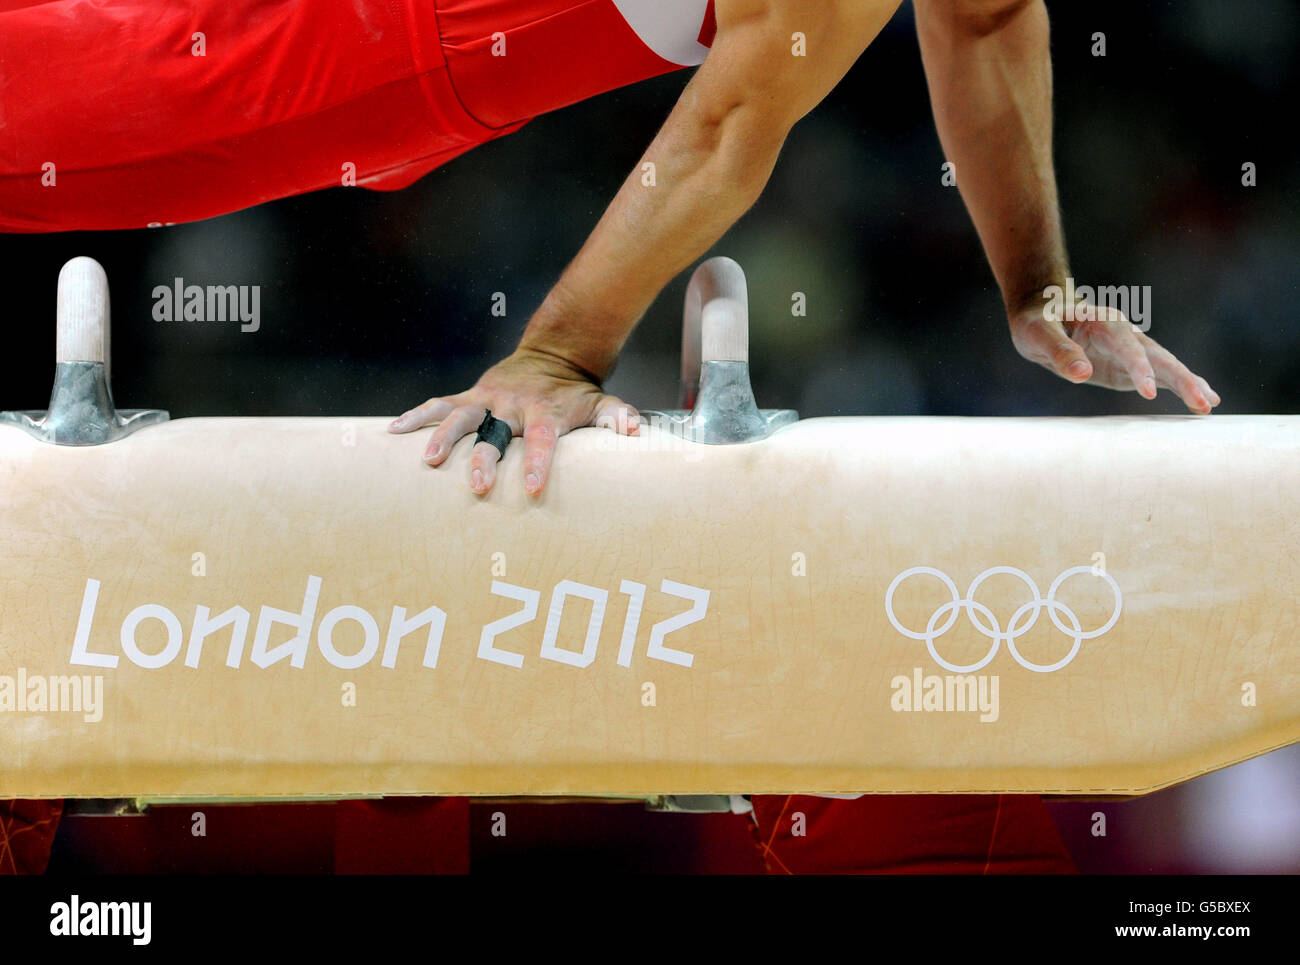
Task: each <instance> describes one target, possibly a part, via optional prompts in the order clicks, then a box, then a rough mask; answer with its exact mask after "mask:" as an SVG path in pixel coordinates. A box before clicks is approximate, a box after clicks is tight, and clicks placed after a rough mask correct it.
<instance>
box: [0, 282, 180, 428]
mask: <svg viewBox="0 0 1300 965" xmlns="http://www.w3.org/2000/svg"><path fill="white" fill-rule="evenodd" d="M56 343H57V347H56V349H55V363H54V389H53V390H52V391H51V393H50V407H49V409H47V410H45V411H44V412H41V411H33V410H28V411H23V412H0V423H7V424H9V425H16V426H18V427H19V428H21V429H24V430H26V431H27V432H28V433H30V434H31V435H33V436H35V437H36V438H37V439H40V440H41V441H42V442H50V443H54V444H55V445H60V446H98V445H102V444H103V443H106V442H113V441H114V440H117V439H121V438H122V437H123V436H126V435H130V434H131V433H132V432H134V431H135V430H136V429H139V428H140V427H141V426H147V425H154V424H155V423H159V422H166V421H167V419H168V414H167V413H166V412H165V411H163V410H161V409H121V410H118V409H115V408H114V407H113V392H112V389H111V388H110V387H109V368H108V366H109V354H110V353H109V302H108V277H107V276H106V275H105V274H104V269H103V268H102V267H100V264H99V262H97V261H95V260H94V259H92V258H73V259H72V260H71V261H69V262H68V263H67V264H66V265H64V266H63V270H62V271H60V272H59V301H58V335H57V339H56Z"/></svg>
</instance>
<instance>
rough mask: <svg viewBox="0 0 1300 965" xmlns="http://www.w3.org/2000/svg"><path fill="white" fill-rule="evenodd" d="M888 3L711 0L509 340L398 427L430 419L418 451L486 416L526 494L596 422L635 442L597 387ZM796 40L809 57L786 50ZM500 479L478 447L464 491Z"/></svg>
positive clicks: (632, 420) (625, 418)
mask: <svg viewBox="0 0 1300 965" xmlns="http://www.w3.org/2000/svg"><path fill="white" fill-rule="evenodd" d="M899 2H900V0H823V2H819V3H817V4H806V3H803V2H800V0H717V4H716V11H717V26H718V29H717V33H716V35H715V37H714V42H713V47H712V49H711V50H710V52H709V55H708V57H707V58H705V61H704V63H703V65H702V66H701V67H700V68H699V70H697V71H696V73H695V76H694V77H692V78H691V81H690V83H689V84H687V86H686V88H685V90H684V91H683V93H682V95H681V98H680V99H679V100H678V102H677V104H676V106H675V107H674V108H673V110H672V113H671V114H670V115H669V117H668V119H667V121H666V122H665V123H664V125H663V127H662V128H661V129H660V131H659V133H658V134H657V135H656V137H655V138H654V140H653V141H652V142H651V144H650V147H649V148H648V149H647V150H646V152H645V154H644V155H643V157H642V159H641V161H640V162H639V163H638V164H637V166H636V168H635V169H634V170H633V171H632V172H631V174H629V175H628V177H627V179H626V180H625V181H624V182H623V185H622V186H621V187H620V188H619V191H618V193H617V195H616V196H615V197H614V200H613V201H612V202H611V204H610V205H609V207H608V209H607V210H606V211H605V213H604V215H603V216H602V217H601V219H600V221H599V222H598V223H597V225H596V227H595V229H594V230H593V231H592V233H591V235H590V237H589V238H588V239H587V241H586V243H585V244H584V245H583V246H582V249H581V250H580V251H579V252H578V254H577V256H576V257H575V258H574V259H573V261H572V262H571V263H570V264H569V266H568V267H567V268H566V269H565V271H564V272H563V274H562V275H561V277H560V279H559V280H558V281H557V282H556V284H555V286H554V288H552V290H551V291H550V293H549V294H548V295H547V297H546V299H545V300H544V301H543V303H542V305H541V306H540V307H539V308H538V310H537V312H536V314H535V315H534V316H533V317H532V319H531V320H530V322H529V324H528V327H527V329H526V330H525V332H524V334H523V337H522V339H521V340H520V343H519V347H518V348H517V349H516V350H515V352H514V353H513V354H512V355H511V356H509V357H508V358H506V359H504V360H503V361H502V362H499V363H498V364H497V365H495V366H493V367H492V368H491V369H489V370H488V371H487V372H486V373H485V374H484V375H483V377H482V378H481V379H480V380H479V382H478V384H477V385H475V386H474V388H472V389H470V390H469V391H468V392H462V393H460V394H458V395H455V396H447V397H443V398H434V399H430V400H428V401H427V402H425V403H424V404H423V405H421V406H418V407H417V408H415V409H412V410H411V411H410V412H408V413H406V414H404V415H403V416H401V417H400V418H399V419H398V420H397V421H396V422H394V424H393V427H392V429H393V431H396V432H409V431H411V430H413V429H418V428H421V427H423V426H426V425H429V424H431V423H433V422H440V423H441V424H440V425H439V427H438V428H437V429H436V430H435V431H434V433H433V435H432V438H431V440H430V442H429V446H428V448H427V449H426V453H425V460H426V462H428V463H430V464H431V465H439V464H440V463H441V462H442V461H443V460H445V459H446V457H447V454H448V453H449V452H450V451H451V448H452V446H453V445H455V443H456V441H457V440H458V439H460V438H461V437H462V436H464V435H466V434H468V433H470V432H472V431H474V429H475V428H476V427H477V426H478V424H479V422H480V421H481V420H482V418H483V410H484V409H485V408H486V409H491V411H492V414H493V415H494V416H496V417H497V418H500V419H504V420H505V421H506V422H508V423H509V424H510V427H511V430H512V432H513V433H514V434H515V435H522V436H523V437H524V444H525V455H524V472H525V483H524V485H525V489H527V490H528V491H529V492H533V493H535V492H538V491H540V490H541V488H542V487H543V486H544V485H545V482H546V477H547V474H548V472H549V469H550V462H551V454H552V451H553V449H554V446H555V441H556V439H557V437H558V436H561V435H563V434H564V433H566V432H568V431H570V430H571V429H575V428H578V427H580V426H586V425H593V424H597V423H598V422H599V423H601V424H605V423H607V422H609V423H615V424H616V425H617V427H618V428H619V429H620V431H624V432H633V433H634V432H635V431H636V416H635V412H634V410H632V409H631V408H630V407H628V406H626V405H624V404H623V403H622V402H621V401H620V400H618V399H616V398H614V397H613V396H609V395H606V394H604V393H603V392H602V390H601V387H600V383H601V381H602V380H604V379H605V378H606V377H608V375H609V374H610V373H611V372H612V371H613V369H614V365H615V362H616V360H617V358H618V353H619V351H620V349H621V348H622V346H623V343H624V342H625V341H626V340H627V337H628V335H629V334H630V333H631V331H632V329H633V328H634V327H635V326H636V323H637V322H638V321H639V320H640V318H641V316H642V314H643V313H644V312H645V311H646V309H647V308H648V307H649V305H650V303H651V302H652V301H653V300H654V298H655V297H656V296H657V295H658V294H659V291H660V290H661V289H662V288H663V287H664V285H666V284H667V283H668V282H669V281H670V280H671V279H672V278H673V277H675V276H676V275H677V274H678V273H680V272H681V271H682V270H684V269H685V268H686V267H687V266H689V265H690V264H691V262H693V261H694V260H695V259H696V258H698V257H699V256H700V255H701V254H703V253H704V252H705V251H707V250H708V248H709V247H710V246H711V245H712V244H713V243H714V242H715V241H717V240H718V239H719V238H720V237H721V236H722V235H723V234H724V233H725V232H726V231H727V229H728V228H730V227H731V226H732V225H733V224H734V223H735V222H736V221H737V220H738V219H739V218H740V216H741V215H743V214H744V213H745V212H746V211H747V210H748V209H749V207H750V206H751V205H752V204H753V203H754V202H755V201H756V200H757V199H758V196H759V194H760V193H761V192H762V190H763V188H764V187H765V186H766V184H767V181H768V178H769V176H770V175H771V173H772V168H773V167H774V165H775V164H776V159H777V155H778V153H779V152H780V150H781V147H782V145H783V144H784V142H785V138H786V135H787V134H788V133H789V131H790V129H791V128H792V127H793V126H794V124H795V122H796V121H798V120H799V119H800V118H801V117H803V116H804V115H805V114H807V113H808V112H809V111H810V110H812V109H813V108H814V107H815V106H816V105H817V104H818V103H819V102H820V101H821V100H822V98H823V97H825V96H826V94H827V93H828V92H829V91H830V90H831V89H832V88H833V87H834V86H835V85H836V84H837V83H838V82H839V80H840V79H841V78H842V77H843V76H844V74H845V73H847V72H848V69H849V68H850V67H851V66H852V65H853V62H854V61H855V60H856V59H857V58H858V56H859V55H860V54H861V53H862V51H863V50H864V49H865V48H866V47H867V45H868V44H869V43H870V42H871V40H872V39H874V38H875V36H876V34H877V33H879V31H880V29H881V28H882V27H883V26H884V25H885V23H886V22H887V21H888V20H889V18H890V16H892V15H893V13H894V11H895V10H896V9H897V7H898V5H899ZM796 33H801V34H803V35H804V37H805V44H806V55H805V56H795V55H794V53H795V52H794V50H793V46H794V34H796ZM646 165H653V166H654V167H653V172H654V178H653V183H650V179H649V178H648V177H646V171H647V168H646ZM495 474H496V452H495V450H493V449H492V448H491V446H490V445H489V444H488V443H480V444H479V445H478V446H476V447H475V451H474V455H473V457H472V458H471V487H472V488H473V489H474V490H475V491H476V492H486V491H487V490H488V489H489V488H491V485H492V482H493V480H494V478H495Z"/></svg>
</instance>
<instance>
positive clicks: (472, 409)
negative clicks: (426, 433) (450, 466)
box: [424, 405, 487, 466]
mask: <svg viewBox="0 0 1300 965" xmlns="http://www.w3.org/2000/svg"><path fill="white" fill-rule="evenodd" d="M486 412H487V410H486V409H484V408H483V407H482V406H477V405H472V406H460V407H459V408H456V409H453V410H452V411H451V413H450V414H449V415H448V416H447V417H446V418H444V419H443V420H442V424H441V425H439V426H438V428H436V429H434V430H433V434H432V435H431V436H430V437H429V445H428V446H427V447H426V448H425V450H424V461H425V462H427V463H428V464H429V465H430V466H441V465H442V463H443V462H444V460H446V458H447V456H448V455H450V454H451V450H452V447H453V446H454V445H456V443H457V442H459V441H460V439H461V437H462V436H466V435H469V434H470V433H471V432H473V431H474V430H475V429H477V428H478V427H479V425H480V424H481V423H482V422H483V416H484V415H485V414H486Z"/></svg>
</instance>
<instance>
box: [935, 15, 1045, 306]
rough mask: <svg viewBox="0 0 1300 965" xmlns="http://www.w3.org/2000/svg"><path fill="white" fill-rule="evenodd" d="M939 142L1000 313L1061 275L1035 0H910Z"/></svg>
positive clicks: (1041, 32)
mask: <svg viewBox="0 0 1300 965" xmlns="http://www.w3.org/2000/svg"><path fill="white" fill-rule="evenodd" d="M916 19H917V32H918V34H919V37H920V42H921V58H922V61H923V63H924V65H925V72H926V78H927V81H928V83H929V88H930V102H931V106H932V108H933V111H934V118H935V124H936V126H937V128H938V131H939V139H940V142H941V143H942V145H943V148H944V151H945V154H946V156H947V158H948V160H949V161H951V162H953V164H954V165H955V169H956V181H957V187H958V189H959V190H960V191H961V195H962V199H963V200H964V201H965V203H966V207H967V210H968V211H969V212H970V215H971V220H972V221H974V223H975V228H976V230H977V231H978V232H979V236H980V240H981V242H982V243H983V245H984V250H985V252H986V254H987V255H988V259H989V264H990V266H991V267H992V269H993V273H994V275H995V276H996V278H997V281H998V285H999V287H1000V288H1001V290H1002V297H1003V301H1004V302H1005V303H1006V306H1007V310H1008V312H1009V313H1013V312H1015V311H1017V310H1021V309H1023V308H1025V307H1026V306H1027V305H1030V304H1032V303H1034V302H1035V301H1036V300H1037V301H1039V302H1041V299H1042V293H1043V289H1044V288H1046V287H1047V286H1049V285H1053V284H1059V283H1061V282H1062V281H1063V280H1064V278H1065V276H1066V274H1068V266H1067V256H1066V251H1065V241H1064V237H1063V235H1062V229H1061V218H1060V211H1059V208H1058V204H1057V193H1056V177H1055V173H1054V171H1053V166H1052V64H1051V55H1050V51H1049V47H1048V33H1049V27H1048V20H1047V9H1046V7H1045V6H1044V4H1043V0H925V2H922V0H918V2H917V4H916Z"/></svg>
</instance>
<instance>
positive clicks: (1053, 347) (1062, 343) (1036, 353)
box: [1021, 316, 1092, 382]
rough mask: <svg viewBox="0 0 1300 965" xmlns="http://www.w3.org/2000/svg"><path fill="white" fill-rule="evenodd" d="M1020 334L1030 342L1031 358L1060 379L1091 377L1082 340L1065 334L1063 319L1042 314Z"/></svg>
mask: <svg viewBox="0 0 1300 965" xmlns="http://www.w3.org/2000/svg"><path fill="white" fill-rule="evenodd" d="M1021 337H1022V338H1024V339H1025V340H1026V341H1027V342H1028V343H1029V348H1030V352H1031V353H1032V355H1031V356H1030V357H1031V358H1033V360H1034V361H1036V362H1038V363H1039V364H1041V365H1044V366H1046V367H1047V368H1049V369H1051V370H1052V371H1053V372H1055V373H1056V374H1057V375H1059V376H1060V377H1061V378H1063V379H1067V380H1069V381H1071V382H1087V381H1088V379H1090V378H1092V362H1090V361H1089V360H1088V356H1087V355H1086V354H1085V353H1084V351H1083V348H1082V347H1081V346H1080V345H1079V343H1078V342H1076V341H1075V340H1074V339H1072V338H1070V336H1069V335H1067V334H1066V333H1065V326H1063V325H1062V324H1061V323H1060V321H1058V320H1056V319H1054V318H1045V317H1043V316H1039V317H1037V318H1034V319H1031V320H1030V321H1029V322H1028V323H1027V324H1026V325H1025V326H1024V328H1023V329H1022V330H1021Z"/></svg>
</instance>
